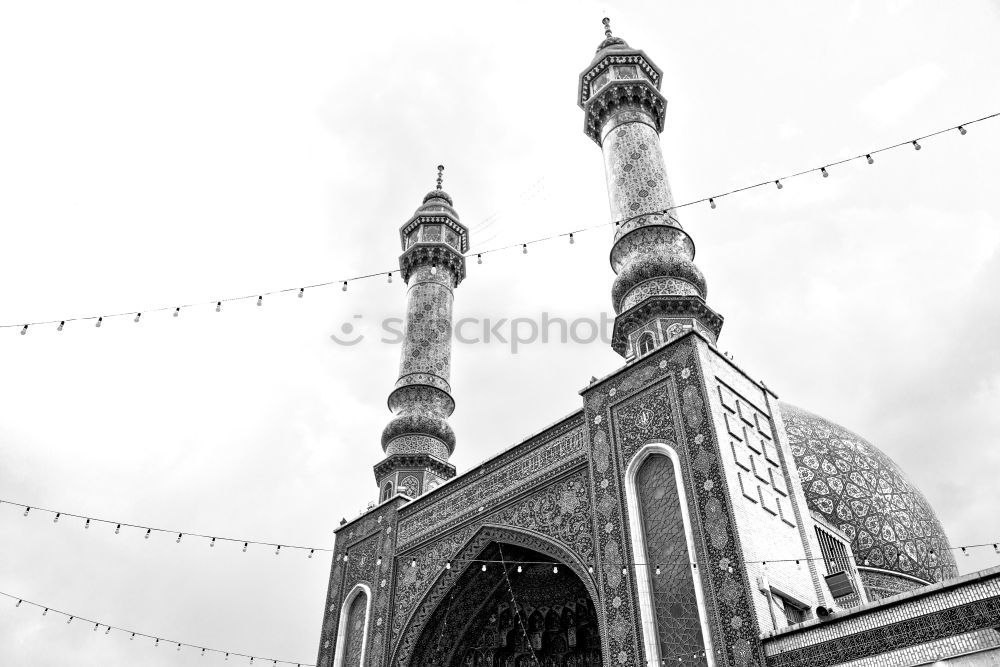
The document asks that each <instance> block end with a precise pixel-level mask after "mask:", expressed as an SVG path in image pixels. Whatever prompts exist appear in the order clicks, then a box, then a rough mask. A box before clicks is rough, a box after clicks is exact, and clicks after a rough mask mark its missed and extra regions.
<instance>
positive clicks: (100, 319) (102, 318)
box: [94, 315, 104, 327]
mask: <svg viewBox="0 0 1000 667" xmlns="http://www.w3.org/2000/svg"><path fill="white" fill-rule="evenodd" d="M102 322H104V316H103V315H102V316H100V317H98V318H97V324H95V325H94V326H95V327H100V326H101V323H102Z"/></svg>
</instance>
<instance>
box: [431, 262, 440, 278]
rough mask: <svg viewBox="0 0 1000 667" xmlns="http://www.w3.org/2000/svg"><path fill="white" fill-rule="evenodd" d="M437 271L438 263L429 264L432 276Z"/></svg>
mask: <svg viewBox="0 0 1000 667" xmlns="http://www.w3.org/2000/svg"><path fill="white" fill-rule="evenodd" d="M437 272H438V265H437V264H431V275H432V276H436V275H437Z"/></svg>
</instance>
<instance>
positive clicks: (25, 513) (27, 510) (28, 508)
mask: <svg viewBox="0 0 1000 667" xmlns="http://www.w3.org/2000/svg"><path fill="white" fill-rule="evenodd" d="M30 511H31V508H30V507H25V508H24V516H28V512H30Z"/></svg>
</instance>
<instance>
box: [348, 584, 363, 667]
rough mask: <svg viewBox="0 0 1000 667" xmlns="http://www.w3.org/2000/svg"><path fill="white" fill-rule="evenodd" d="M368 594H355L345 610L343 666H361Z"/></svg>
mask: <svg viewBox="0 0 1000 667" xmlns="http://www.w3.org/2000/svg"><path fill="white" fill-rule="evenodd" d="M367 604H368V596H367V595H365V594H364V593H361V594H360V595H356V596H355V597H354V601H353V602H351V608H350V609H349V610H348V612H347V628H346V635H345V637H344V644H345V647H344V667H362V663H361V647H362V642H363V641H364V638H365V606H366V605H367Z"/></svg>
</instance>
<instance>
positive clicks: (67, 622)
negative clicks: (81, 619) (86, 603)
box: [66, 616, 73, 625]
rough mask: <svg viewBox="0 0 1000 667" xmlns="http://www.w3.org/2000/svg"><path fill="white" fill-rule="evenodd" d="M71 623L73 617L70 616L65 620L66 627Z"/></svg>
mask: <svg viewBox="0 0 1000 667" xmlns="http://www.w3.org/2000/svg"><path fill="white" fill-rule="evenodd" d="M72 622H73V617H72V616H70V617H69V618H67V619H66V625H69V624H70V623H72Z"/></svg>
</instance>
